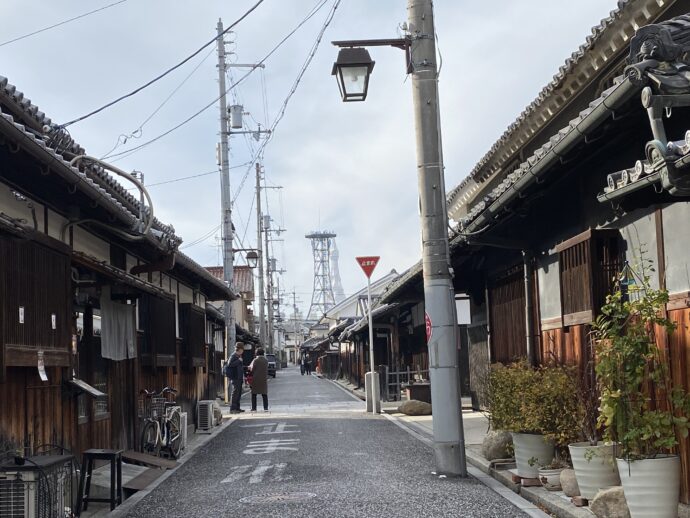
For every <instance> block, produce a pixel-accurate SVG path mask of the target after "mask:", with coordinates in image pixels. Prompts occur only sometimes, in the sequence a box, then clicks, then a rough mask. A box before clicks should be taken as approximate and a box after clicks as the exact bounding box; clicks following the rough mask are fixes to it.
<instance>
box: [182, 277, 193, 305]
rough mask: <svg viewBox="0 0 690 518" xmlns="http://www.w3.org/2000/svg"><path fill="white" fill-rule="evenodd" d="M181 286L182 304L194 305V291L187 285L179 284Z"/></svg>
mask: <svg viewBox="0 0 690 518" xmlns="http://www.w3.org/2000/svg"><path fill="white" fill-rule="evenodd" d="M179 285H180V304H193V303H194V290H193V289H192V288H190V287H189V286H187V285H186V284H182V283H181V282H180V283H179Z"/></svg>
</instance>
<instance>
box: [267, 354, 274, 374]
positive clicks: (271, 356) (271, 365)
mask: <svg viewBox="0 0 690 518" xmlns="http://www.w3.org/2000/svg"><path fill="white" fill-rule="evenodd" d="M266 359H267V360H268V375H269V376H273V377H274V378H275V377H276V355H275V354H267V355H266Z"/></svg>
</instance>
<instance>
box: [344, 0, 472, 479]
mask: <svg viewBox="0 0 690 518" xmlns="http://www.w3.org/2000/svg"><path fill="white" fill-rule="evenodd" d="M407 11H408V14H409V18H408V24H407V26H408V30H407V31H406V33H405V36H404V37H403V38H400V39H391V40H358V41H334V42H332V43H333V45H335V46H337V47H340V48H341V50H340V52H339V53H338V60H337V61H336V62H335V63H334V65H333V71H332V75H335V76H336V78H337V80H338V88H339V89H340V94H341V96H342V98H343V101H363V100H364V99H366V94H367V89H368V87H369V75H370V74H371V71H372V69H373V67H374V63H373V61H371V58H370V57H369V53H368V52H367V51H366V50H365V49H364V48H363V47H370V46H388V47H397V48H400V49H403V50H404V51H405V61H406V66H407V72H408V74H410V76H411V78H412V81H411V82H412V97H413V101H414V111H415V117H414V118H415V133H416V137H417V174H418V177H419V182H418V184H419V201H420V209H421V211H420V219H421V227H422V232H421V235H422V267H423V273H424V306H425V310H426V315H425V323H426V328H427V347H428V350H429V377H430V379H431V400H432V403H433V407H434V410H433V412H434V416H433V417H434V457H435V460H436V471H437V472H438V473H440V474H446V475H459V476H463V477H464V476H467V466H466V463H465V439H464V433H463V428H462V405H461V399H460V386H459V382H458V380H459V373H458V352H457V324H458V319H457V314H456V309H455V289H454V287H453V281H452V268H451V262H450V249H449V245H448V211H447V208H446V186H445V178H444V173H443V157H442V153H441V130H440V120H439V108H438V68H437V59H438V57H437V54H436V32H435V29H434V11H433V3H432V0H408V1H407Z"/></svg>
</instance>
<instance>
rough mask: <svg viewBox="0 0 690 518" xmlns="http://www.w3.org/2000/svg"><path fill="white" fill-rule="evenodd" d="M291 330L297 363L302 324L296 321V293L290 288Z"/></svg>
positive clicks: (296, 361)
mask: <svg viewBox="0 0 690 518" xmlns="http://www.w3.org/2000/svg"><path fill="white" fill-rule="evenodd" d="M292 313H293V315H294V316H293V318H292V332H293V333H294V334H293V340H294V342H295V364H297V363H299V348H300V345H302V326H301V324H300V323H299V322H297V293H296V292H295V290H294V289H293V290H292Z"/></svg>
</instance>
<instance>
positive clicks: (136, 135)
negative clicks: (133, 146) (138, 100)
mask: <svg viewBox="0 0 690 518" xmlns="http://www.w3.org/2000/svg"><path fill="white" fill-rule="evenodd" d="M214 50H215V49H213V48H211V51H210V52H209V53H208V54H206V56H204V59H202V60H201V61H199V63H198V64H197V65H196V66H195V67H194V69H192V71H191V72H190V73H189V74H187V76H186V77H185V78H184V79H183V80H182V81H181V82H180V84H178V85H177V86H176V87H175V88H174V89H173V91H172V92H170V95H168V96H167V97H166V98H165V100H164V101H163V102H162V103H160V104H159V105H158V107H157V108H156V109H155V110H153V111H152V112H151V115H149V116H148V117H146V119H145V120H144V121H143V122H142V123H141V124H139V126H138V127H137V129H135V130H134V131H133V132H131V133H130V134H129V135H125V134H122V135H119V136H118V137H117V142H116V143H115V146H114V147H113V148H112V149H111V150H110V151H108V152H107V153H106V154H105V155H103V156H102V157H101V160H103V159H106V158H108V157H109V156H110V154H111V153H112V152H113V151H115V150H116V149H117V148H118V147H120V146H121V145H122V146H124V145H125V144H126V143H127V140H129V139H131V138H136V139H138V138H141V136H142V135H143V130H144V126H146V124H147V123H148V122H149V121H150V120H151V119H152V118H153V117H154V116H155V115H156V114H157V113H158V112H159V111H160V110H161V108H163V106H165V105H166V104H167V103H168V101H169V100H170V99H172V97H173V96H174V95H175V94H176V93H177V92H178V90H179V89H180V88H182V86H184V84H185V83H186V82H187V81H188V80H189V78H190V77H192V76H193V75H194V73H195V72H196V71H197V70H199V67H201V65H203V64H204V63H205V62H206V60H207V59H208V58H209V56H210V55H211V54H213V51H214Z"/></svg>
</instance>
